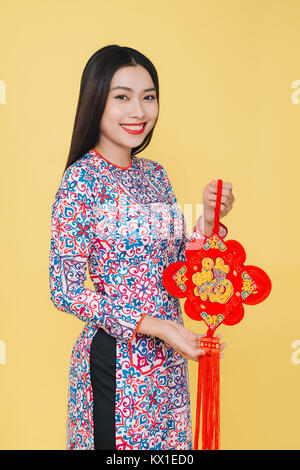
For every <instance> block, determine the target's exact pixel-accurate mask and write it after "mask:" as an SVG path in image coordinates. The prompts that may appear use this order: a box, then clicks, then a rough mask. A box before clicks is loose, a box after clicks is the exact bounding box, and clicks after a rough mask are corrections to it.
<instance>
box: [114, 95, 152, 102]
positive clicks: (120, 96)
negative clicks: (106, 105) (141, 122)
mask: <svg viewBox="0 0 300 470" xmlns="http://www.w3.org/2000/svg"><path fill="white" fill-rule="evenodd" d="M123 96H125V98H127V96H126V95H118V96H115V98H116V99H118V98H120V99H121V98H122V97H123ZM148 97H150V98H152V99H153V100H155V99H156V96H155V95H147V96H145V98H148ZM121 101H125V100H123V99H121ZM146 101H152V100H149V99H146Z"/></svg>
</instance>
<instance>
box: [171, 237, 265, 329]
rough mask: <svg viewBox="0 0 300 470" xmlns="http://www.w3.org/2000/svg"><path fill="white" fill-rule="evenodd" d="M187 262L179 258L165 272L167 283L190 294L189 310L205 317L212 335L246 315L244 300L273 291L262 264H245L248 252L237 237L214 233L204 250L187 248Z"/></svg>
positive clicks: (173, 289) (197, 317)
mask: <svg viewBox="0 0 300 470" xmlns="http://www.w3.org/2000/svg"><path fill="white" fill-rule="evenodd" d="M185 257H186V260H187V261H186V262H184V261H177V262H175V263H172V264H171V265H169V266H168V267H167V268H166V269H165V271H164V273H163V278H162V280H163V284H164V286H165V288H166V289H167V290H168V291H169V292H170V294H172V295H173V296H174V297H182V298H183V297H186V301H185V303H184V311H185V313H186V314H187V315H188V316H189V317H190V318H192V319H193V320H203V321H204V323H205V324H206V326H207V327H208V336H212V335H213V332H214V330H215V329H216V328H217V327H218V326H220V325H221V323H224V325H235V324H237V323H239V322H240V321H241V320H242V318H243V316H244V307H243V304H248V305H254V304H258V303H259V302H262V301H263V300H264V299H265V298H266V297H267V296H268V295H269V293H270V291H271V281H270V278H269V277H268V275H267V274H266V273H265V272H264V271H263V270H262V269H260V268H259V267H257V266H252V265H248V266H245V265H244V262H245V260H246V253H245V250H244V248H243V247H242V245H241V244H240V243H239V242H237V241H235V240H228V241H226V242H225V241H224V240H223V239H222V238H221V236H220V235H217V234H216V233H214V234H213V235H212V236H211V237H210V238H207V239H206V241H205V243H204V245H203V247H202V248H201V249H200V250H186V252H185Z"/></svg>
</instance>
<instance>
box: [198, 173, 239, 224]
mask: <svg viewBox="0 0 300 470" xmlns="http://www.w3.org/2000/svg"><path fill="white" fill-rule="evenodd" d="M217 189H218V182H217V181H216V180H214V181H211V182H210V183H209V184H207V185H206V186H205V188H204V192H203V206H204V220H205V221H206V222H207V223H208V224H212V223H213V222H214V218H215V207H216V201H217ZM234 200H235V197H234V195H233V194H232V184H231V183H229V182H227V181H223V182H222V192H221V205H220V214H219V219H221V218H222V217H224V216H225V215H227V214H228V212H229V211H230V210H231V209H232V204H233V203H234Z"/></svg>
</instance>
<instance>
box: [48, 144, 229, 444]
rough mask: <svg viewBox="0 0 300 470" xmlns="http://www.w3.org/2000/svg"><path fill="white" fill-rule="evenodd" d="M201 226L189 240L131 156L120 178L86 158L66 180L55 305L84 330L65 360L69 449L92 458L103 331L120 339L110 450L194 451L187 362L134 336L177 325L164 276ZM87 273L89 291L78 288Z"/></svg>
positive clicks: (171, 201)
mask: <svg viewBox="0 0 300 470" xmlns="http://www.w3.org/2000/svg"><path fill="white" fill-rule="evenodd" d="M200 224H201V217H200V218H199V219H198V221H197V223H196V225H195V227H194V229H193V233H192V236H191V237H189V236H188V234H187V230H186V223H185V219H184V216H183V214H182V212H181V210H180V209H179V207H178V205H177V200H176V197H175V195H174V192H173V190H172V186H171V184H170V181H169V178H168V175H167V173H166V171H165V169H164V168H163V166H162V165H161V164H160V163H158V162H156V161H153V160H150V159H147V158H141V157H136V156H132V159H131V163H130V165H129V166H128V167H126V168H123V167H119V166H117V165H115V164H112V163H111V162H109V161H108V160H106V159H105V158H104V157H103V156H101V155H100V154H99V153H98V152H97V151H96V150H95V149H91V150H90V151H88V152H87V153H86V154H85V155H83V156H82V157H81V158H79V159H78V160H77V161H76V162H75V163H74V164H73V165H71V166H70V167H69V168H68V169H67V170H66V171H65V172H64V175H63V178H62V181H61V184H60V186H59V189H58V190H57V193H56V195H55V200H54V203H53V206H52V218H51V247H50V257H49V260H50V267H49V278H50V292H51V300H52V302H53V304H54V305H55V307H56V308H57V309H59V310H61V311H62V312H66V313H70V314H73V315H75V316H76V317H78V318H79V319H80V320H82V321H83V322H84V327H83V330H82V332H81V333H80V335H79V337H78V338H77V341H76V342H75V345H74V347H73V350H72V354H71V360H70V372H69V390H68V417H67V418H68V419H67V449H75V450H78V449H79V450H80V449H82V450H86V449H90V450H93V449H94V434H93V431H94V429H93V392H92V386H91V377H90V349H91V342H92V340H93V338H94V336H95V334H96V332H97V330H98V328H103V329H104V330H105V331H106V332H107V333H108V334H109V335H112V336H113V337H114V338H115V339H116V395H115V396H116V400H115V433H116V434H115V436H116V449H117V450H131V449H133V450H135V449H138V450H150V449H160V450H165V449H168V450H192V424H191V408H190V392H189V371H188V361H187V360H186V359H184V358H183V357H182V356H181V355H180V354H179V353H177V352H176V351H175V350H174V349H173V348H172V347H171V346H170V345H168V344H167V343H164V342H163V341H162V340H161V339H160V338H157V337H153V336H150V335H144V334H140V333H137V330H138V327H139V325H140V322H141V321H142V319H143V317H144V316H145V315H149V316H151V317H157V318H160V319H170V320H173V321H175V322H178V323H180V324H182V325H183V318H182V312H181V308H180V303H179V299H178V298H174V297H173V296H172V295H170V294H169V293H168V292H167V291H166V289H165V288H164V286H163V284H162V273H163V271H164V269H165V268H166V267H167V266H168V265H169V264H171V263H173V262H175V261H182V260H186V258H185V254H184V253H185V249H186V247H187V245H188V243H189V242H192V241H193V242H194V245H193V246H194V247H196V245H197V243H199V244H200V245H201V243H202V242H203V238H204V236H203V233H202V231H201V230H200ZM222 230H224V228H223V226H221V224H220V231H222ZM195 242H196V245H195ZM198 248H199V245H198ZM87 265H88V268H89V275H90V278H91V280H92V282H93V284H94V288H95V290H90V289H88V288H86V287H85V285H84V282H85V280H86V269H87Z"/></svg>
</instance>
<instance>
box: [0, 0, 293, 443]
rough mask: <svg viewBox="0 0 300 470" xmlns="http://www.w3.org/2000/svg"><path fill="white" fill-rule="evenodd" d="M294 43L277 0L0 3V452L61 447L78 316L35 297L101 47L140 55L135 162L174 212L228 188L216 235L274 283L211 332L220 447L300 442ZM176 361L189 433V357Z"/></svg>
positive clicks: (40, 293)
mask: <svg viewBox="0 0 300 470" xmlns="http://www.w3.org/2000/svg"><path fill="white" fill-rule="evenodd" d="M299 43H300V4H299V2H298V1H292V0H288V1H276V0H247V1H246V0H236V1H234V0H224V1H223V0H218V1H211V2H206V1H204V0H185V1H184V2H182V1H181V0H169V1H166V0H165V1H161V0H159V1H158V0H152V1H151V2H148V3H147V2H124V1H123V0H122V1H121V0H115V1H114V2H107V1H99V0H93V1H91V0H85V1H82V0H80V1H79V0H78V1H67V0H60V1H54V0H49V1H45V0H42V1H41V0H36V1H34V0H26V1H16V0H12V1H10V2H5V4H2V6H1V15H0V44H1V46H0V47H1V59H0V60H1V64H0V80H2V81H3V82H5V84H6V104H1V105H0V126H1V144H0V145H1V172H0V173H1V202H2V204H1V207H2V216H1V222H2V224H1V225H2V230H1V247H2V254H1V261H2V262H1V267H2V269H1V286H2V295H1V329H0V340H1V341H3V342H4V344H5V345H6V363H5V364H0V380H1V389H0V390H1V392H0V393H1V395H0V416H1V430H0V433H1V435H0V447H1V449H65V434H66V427H65V426H66V409H67V383H68V371H69V360H70V355H71V349H72V347H73V344H74V342H75V340H76V338H77V335H78V334H79V332H80V331H81V329H82V328H83V323H81V322H80V321H78V319H77V318H75V317H73V316H72V315H68V314H64V313H62V312H60V311H59V310H56V309H55V307H54V306H53V304H52V303H51V301H50V291H49V281H48V277H49V272H48V257H49V249H50V216H51V204H52V202H53V200H54V195H55V192H56V190H57V188H58V185H59V183H60V178H61V175H62V171H63V168H64V165H65V163H66V158H67V153H68V151H69V146H70V139H71V132H72V128H73V122H74V116H75V109H76V105H77V99H78V92H79V83H80V78H81V74H82V71H83V68H84V66H85V64H86V62H87V60H88V59H89V57H90V56H91V55H92V54H93V53H94V52H95V51H96V50H98V49H100V48H101V47H103V46H105V45H108V44H118V45H121V46H129V47H133V48H135V49H138V50H140V51H141V52H143V53H144V54H145V55H146V56H148V57H149V58H150V59H151V60H152V61H153V63H154V65H155V66H156V68H157V70H158V74H159V79H160V117H159V122H158V126H157V128H156V131H155V133H154V137H153V139H152V142H151V144H150V146H149V147H148V148H147V149H146V150H145V151H144V152H142V154H139V156H142V157H146V158H151V159H153V160H156V161H159V162H161V163H162V164H163V165H164V167H165V168H166V170H167V171H168V174H169V177H170V179H171V182H172V185H173V188H174V190H175V193H176V195H177V198H178V201H179V203H180V204H181V205H182V207H183V204H192V205H193V208H194V209H195V207H196V204H200V203H201V202H202V193H203V189H204V186H205V185H206V184H207V183H209V182H210V181H211V180H212V179H216V178H222V179H223V180H224V181H229V182H231V183H232V184H233V193H234V195H235V198H236V201H235V203H234V206H233V209H232V211H231V212H230V213H229V214H228V216H227V217H225V218H223V219H222V222H223V223H225V225H227V227H228V230H229V233H228V237H227V239H230V238H233V239H236V240H239V241H240V242H241V243H242V244H243V245H244V247H245V250H246V253H247V259H246V264H254V265H257V266H259V267H261V268H262V269H264V270H265V271H266V272H267V273H268V274H269V276H270V277H271V280H272V283H273V290H272V292H271V295H270V296H269V298H268V299H267V300H265V301H264V302H263V303H261V304H259V305H256V306H246V307H245V310H246V314H245V317H244V320H243V321H242V322H241V323H240V324H239V325H236V326H235V327H226V326H222V327H220V329H219V332H220V333H221V334H222V336H223V340H224V341H226V342H227V343H228V347H227V349H226V350H225V353H224V359H222V360H221V445H222V449H299V448H300V438H299V423H300V410H299V388H300V364H299V363H298V361H296V362H295V361H294V362H293V361H292V353H293V352H294V350H293V349H292V343H293V342H294V341H295V340H297V339H298V340H299V339H300V331H299V326H300V319H299V318H300V317H299V314H300V312H299V298H298V294H299V287H298V285H299V284H298V283H299V267H300V250H299V244H298V240H299V229H300V224H299V196H298V194H299V189H300V184H299V171H300V164H299V147H300V144H299V122H300V105H298V100H299V94H298V91H297V88H299V86H300V83H298V85H297V83H296V82H295V81H296V80H299V79H300V63H299V47H298V46H299ZM294 82H295V86H296V87H297V88H295V89H294V88H293V83H294ZM194 212H195V211H194ZM194 222H195V213H194V214H193V220H192V221H191V222H190V221H188V224H189V228H191V227H192V225H193V223H194ZM88 285H89V286H90V285H91V284H90V280H89V283H88ZM184 319H185V325H186V326H187V327H190V328H191V329H193V330H194V331H201V332H204V331H205V330H204V328H203V325H201V324H199V323H198V322H195V321H193V320H190V319H188V318H187V316H186V315H184ZM189 367H190V379H191V401H192V411H193V430H194V426H195V422H194V415H195V405H196V379H197V363H196V362H191V361H190V363H189Z"/></svg>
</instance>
